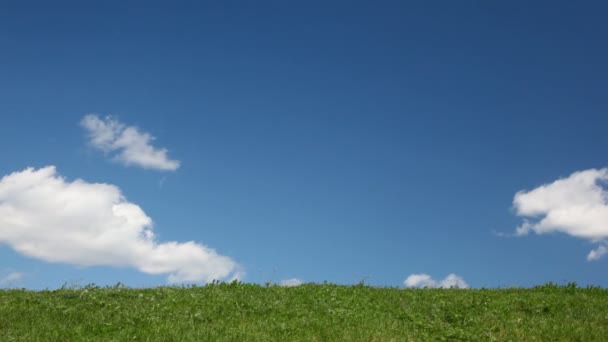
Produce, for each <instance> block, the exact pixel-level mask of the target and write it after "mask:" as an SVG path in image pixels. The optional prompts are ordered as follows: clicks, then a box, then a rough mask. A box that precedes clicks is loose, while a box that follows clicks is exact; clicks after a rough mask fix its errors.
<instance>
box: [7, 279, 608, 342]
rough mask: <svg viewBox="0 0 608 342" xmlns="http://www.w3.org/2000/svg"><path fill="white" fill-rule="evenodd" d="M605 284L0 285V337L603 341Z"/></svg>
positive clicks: (607, 318) (607, 327) (607, 308)
mask: <svg viewBox="0 0 608 342" xmlns="http://www.w3.org/2000/svg"><path fill="white" fill-rule="evenodd" d="M607 336H608V290H606V289H601V288H577V287H576V286H575V285H574V284H570V285H568V286H556V285H553V284H548V285H544V286H540V287H535V288H531V289H516V288H513V289H478V290H457V289H423V290H415V289H407V290H405V289H397V288H373V287H368V286H362V285H358V286H338V285H331V284H323V285H318V284H307V285H303V286H299V287H292V288H286V287H279V286H260V285H252V284H244V283H236V282H235V283H231V284H224V283H221V284H210V285H207V286H202V287H181V288H180V287H160V288H150V289H131V288H125V287H123V286H114V287H106V288H100V287H95V286H86V287H83V288H78V289H74V288H63V289H59V290H54V291H27V290H0V341H112V340H115V341H152V340H154V341H207V340H212V341H216V340H217V341H442V340H445V341H452V340H456V341H458V340H470V341H541V340H542V341H555V340H559V341H602V340H606V338H607Z"/></svg>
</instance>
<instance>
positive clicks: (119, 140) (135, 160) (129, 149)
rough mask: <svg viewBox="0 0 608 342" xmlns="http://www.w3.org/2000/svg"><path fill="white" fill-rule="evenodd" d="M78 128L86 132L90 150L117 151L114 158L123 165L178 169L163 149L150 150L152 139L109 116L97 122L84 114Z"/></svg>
mask: <svg viewBox="0 0 608 342" xmlns="http://www.w3.org/2000/svg"><path fill="white" fill-rule="evenodd" d="M80 125H81V126H82V127H83V128H84V129H85V130H86V131H87V132H88V135H89V142H90V143H91V145H92V146H93V147H95V148H97V149H100V150H102V151H104V152H106V153H110V152H117V154H116V155H115V156H114V159H115V160H118V161H120V162H122V163H123V164H125V165H127V166H129V165H136V166H140V167H143V168H146V169H157V170H170V171H174V170H177V169H178V168H179V166H180V162H179V161H178V160H171V159H169V157H168V156H167V149H165V148H161V149H156V148H154V147H153V146H152V145H151V144H150V143H151V142H152V140H154V137H153V136H151V135H150V134H149V133H146V132H142V131H140V130H139V129H138V128H137V127H134V126H126V125H124V124H122V123H121V122H119V121H117V120H115V119H113V118H112V117H109V116H106V117H105V118H104V119H100V118H99V117H98V116H97V115H95V114H88V115H86V116H85V117H84V118H83V119H82V120H81V121H80Z"/></svg>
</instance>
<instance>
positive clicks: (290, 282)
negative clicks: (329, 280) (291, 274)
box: [279, 278, 304, 287]
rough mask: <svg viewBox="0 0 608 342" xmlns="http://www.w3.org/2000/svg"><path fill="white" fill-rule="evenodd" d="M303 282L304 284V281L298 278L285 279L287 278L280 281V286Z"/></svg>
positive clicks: (295, 284) (290, 285)
mask: <svg viewBox="0 0 608 342" xmlns="http://www.w3.org/2000/svg"><path fill="white" fill-rule="evenodd" d="M302 284H304V282H303V281H302V280H300V279H298V278H291V279H285V280H281V281H280V282H279V285H280V286H285V287H295V286H300V285H302Z"/></svg>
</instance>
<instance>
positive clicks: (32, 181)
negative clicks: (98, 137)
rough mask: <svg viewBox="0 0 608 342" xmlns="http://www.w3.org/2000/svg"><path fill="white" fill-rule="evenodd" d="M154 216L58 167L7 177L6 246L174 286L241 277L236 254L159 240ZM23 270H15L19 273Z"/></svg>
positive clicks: (0, 218) (0, 219) (0, 208)
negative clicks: (158, 278) (158, 277)
mask: <svg viewBox="0 0 608 342" xmlns="http://www.w3.org/2000/svg"><path fill="white" fill-rule="evenodd" d="M152 227H153V222H152V219H151V218H150V217H149V216H148V215H146V213H145V212H144V211H143V210H142V208H140V207H139V206H138V205H137V204H135V203H132V202H129V201H128V200H127V199H126V198H125V197H124V195H123V194H122V192H121V191H120V189H119V188H118V187H116V186H114V185H111V184H103V183H89V182H86V181H84V180H81V179H77V180H74V181H71V182H70V181H66V180H65V179H64V178H63V177H61V176H60V175H58V174H57V172H56V170H55V167H54V166H47V167H44V168H41V169H33V168H28V169H25V170H23V171H19V172H14V173H12V174H10V175H7V176H4V177H2V178H1V179H0V243H5V244H7V245H9V246H10V247H12V248H13V249H14V250H15V251H16V252H18V253H20V254H22V255H26V256H29V257H32V258H36V259H39V260H44V261H47V262H54V263H66V264H71V265H78V266H114V267H130V268H134V269H137V270H138V271H140V272H144V273H148V274H166V275H168V282H169V283H191V282H210V281H212V280H227V279H230V280H232V279H240V278H241V277H242V275H243V272H242V270H241V268H240V267H239V265H238V264H237V263H236V262H234V261H233V260H232V259H230V258H229V257H226V256H223V255H220V254H218V253H217V252H216V251H215V250H213V249H211V248H209V247H207V246H205V245H202V244H200V243H197V242H194V241H188V242H181V243H180V242H175V241H168V242H158V241H157V239H156V236H155V234H154V231H153V229H152ZM16 276H17V275H13V277H16Z"/></svg>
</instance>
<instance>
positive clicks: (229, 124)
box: [0, 1, 608, 288]
mask: <svg viewBox="0 0 608 342" xmlns="http://www.w3.org/2000/svg"><path fill="white" fill-rule="evenodd" d="M607 11H608V6H606V5H605V4H603V3H602V2H586V3H585V4H584V5H581V4H576V3H573V2H562V1H557V2H555V1H552V2H544V1H539V2H535V3H534V4H529V3H528V2H518V1H513V2H501V3H487V2H484V1H477V2H474V1H470V2H466V3H463V2H458V3H456V2H448V1H445V2H433V3H428V2H425V3H424V4H415V3H406V2H403V1H381V2H371V1H367V2H365V1H354V2H353V1H349V2H340V1H336V2H327V1H324V2H317V1H306V2H299V3H294V2H285V1H272V2H265V1H261V2H257V1H256V2H250V1H242V2H240V1H228V2H197V3H194V2H190V3H185V2H183V3H180V4H177V3H175V4H173V3H172V4H171V5H169V4H168V3H165V4H160V3H155V4H150V3H149V2H147V3H146V4H144V2H141V3H140V2H128V1H127V2H104V4H103V5H96V6H91V7H89V6H88V5H85V4H83V3H81V2H54V3H53V4H49V3H46V2H41V3H35V2H28V3H27V6H26V5H25V4H21V3H18V2H2V3H0V52H1V53H0V117H1V118H2V124H0V156H1V158H0V177H3V176H8V175H11V174H13V175H16V176H20V178H19V177H16V176H15V177H14V179H16V180H15V181H14V182H13V183H11V184H17V183H19V182H24V183H23V184H26V183H27V182H30V180H31V178H32V177H34V178H35V177H36V176H35V175H39V176H40V177H38V178H36V179H37V180H36V181H35V182H34V183H27V184H30V185H27V186H26V185H23V184H21V183H19V185H20V187H17V190H14V191H13V190H11V191H12V192H11V191H9V192H6V191H5V193H4V195H3V192H2V186H1V185H2V184H4V186H5V187H8V185H7V184H8V183H9V180H8V178H5V179H4V183H0V210H4V212H3V213H4V219H2V218H0V260H1V261H0V287H1V286H9V285H10V286H24V287H28V288H55V287H58V286H61V285H62V284H64V283H68V284H72V283H73V284H80V285H84V284H88V283H96V284H101V285H106V284H115V283H117V282H122V283H125V284H127V285H130V286H156V285H164V284H167V282H169V281H170V277H171V275H173V276H175V275H176V274H179V276H177V278H172V279H174V280H175V279H178V280H179V279H182V280H183V279H190V280H192V279H196V281H197V282H203V281H204V279H205V277H206V276H210V275H217V274H220V275H225V276H226V277H225V278H222V279H225V280H228V279H229V278H230V277H232V276H234V275H235V274H238V277H239V279H242V280H243V281H247V282H257V283H265V282H276V283H278V282H281V281H283V280H287V279H294V278H296V279H300V280H302V281H305V282H323V281H329V282H335V283H341V284H353V283H358V282H359V281H361V280H365V281H366V282H367V283H370V284H373V285H382V286H404V280H406V278H408V277H409V276H411V275H416V277H414V278H415V279H418V280H420V279H422V280H420V281H427V284H440V283H441V280H442V279H444V278H446V277H447V276H448V275H449V274H455V275H457V276H458V277H460V279H463V280H464V281H466V283H467V284H468V285H470V286H472V287H482V286H486V287H496V286H512V285H517V286H531V285H535V284H542V283H545V282H548V281H554V282H558V283H563V282H569V281H576V282H577V283H579V284H583V285H585V284H594V285H601V286H608V278H607V277H606V273H605V272H606V266H607V264H606V263H607V259H608V258H606V257H604V258H601V257H600V256H601V255H600V254H603V252H602V248H605V247H602V246H606V244H605V240H606V238H607V237H608V214H607V213H608V209H607V207H608V205H607V204H606V203H607V201H606V198H608V195H607V192H606V191H604V190H605V189H604V185H605V184H606V181H607V179H606V178H607V176H606V171H605V169H603V168H604V167H606V166H608V160H607V154H606V148H605V147H606V146H608V135H607V134H606V125H607V124H608V115H607V114H608V101H607V100H606V99H608V96H606V89H607V83H606V82H607V81H606V80H608V66H607V65H606V60H607V58H608V46H607V45H606V43H605V37H606V35H607V34H608V23H607V22H606V20H605V18H606V13H607ZM89 114H94V115H96V116H94V118H96V120H98V121H99V122H101V123H103V124H104V125H105V126H104V127H106V129H108V128H107V127H109V126H108V125H111V123H114V124H115V125H116V127H118V128H116V129H114V130H112V129H109V130H110V131H111V132H112V134H113V135H112V137H110V138H109V140H107V141H105V145H104V144H103V143H101V144H99V141H97V142H98V144H95V142H94V141H93V140H92V137H94V136H95V134H100V131H99V130H97V131H95V130H91V129H88V128H87V127H86V125H85V124H83V120H84V118H85V116H86V115H89ZM89 118H92V117H89ZM98 126H99V125H98ZM97 128H99V127H97ZM129 129H130V130H131V131H130V132H131V133H133V132H135V133H134V135H133V136H132V138H133V139H127V138H125V136H126V135H124V134H123V133H124V131H125V130H129ZM105 132H106V133H107V131H105ZM102 133H103V132H102ZM97 136H98V137H99V135H97ZM151 137H153V138H151ZM121 139H122V140H121ZM165 149H166V150H165ZM125 151H127V152H125ZM162 151H165V152H164V154H162ZM129 153H130V154H129ZM154 153H156V155H155V157H154V158H156V159H154V158H153V159H154V160H153V161H152V162H150V159H147V161H144V162H142V160H144V159H145V158H147V157H150V156H151V155H153V154H154ZM159 153H160V154H159ZM127 155H128V156H127ZM138 158H139V159H138ZM150 158H152V157H150ZM134 160H135V161H134ZM137 160H139V162H138V161H137ZM171 161H174V162H177V161H179V164H171V163H170V162H171ZM166 163H169V164H166ZM162 165H164V166H165V167H162ZM167 165H169V166H167ZM46 166H54V167H55V171H54V172H55V173H52V172H51V171H49V170H50V169H48V168H47V169H44V167H46ZM28 167H29V168H32V169H30V171H26V168H28ZM45 170H46V173H44V172H45ZM585 170H592V171H589V172H587V173H582V174H573V173H575V172H578V171H585ZM593 170H595V172H594V171H593ZM602 170H604V171H602ZM28 172H29V173H28ZM43 173H44V175H43ZM43 176H44V177H43ZM28 177H29V178H28ZM11 179H13V178H11ZM77 179H81V180H82V182H83V183H82V184H81V186H82V187H74V186H72V187H70V186H69V185H70V184H73V182H75V181H76V180H77ZM559 179H561V180H562V181H558V180H559ZM36 182H37V183H36ZM49 182H50V183H49ZM556 182H557V183H556ZM100 183H104V184H111V185H112V186H113V188H112V189H115V190H116V191H118V194H122V196H123V197H124V198H121V197H120V196H119V195H116V193H112V194H111V193H110V192H111V191H110V190H108V188H106V187H100V186H98V185H99V184H100ZM32 184H34V185H32ZM48 184H54V185H53V186H52V187H50V188H48V187H46V186H47V185H48ZM21 185H23V186H21ZM543 185H545V187H544V188H542V187H541V186H543ZM28 186H29V187H28ZM19 189H20V190H19ZM28 189H29V190H28ZM32 189H33V190H32ZM48 189H54V190H53V191H57V193H53V192H49V191H50V190H48ZM67 189H71V190H67ZM47 190H48V191H47ZM536 190H538V191H536ZM7 191H8V190H7ZM27 191H33V192H32V193H29V192H27ZM66 191H70V192H69V194H71V195H74V196H80V195H82V196H85V197H86V196H90V197H86V198H88V199H91V200H92V201H93V202H95V201H94V199H96V198H107V199H108V201H109V202H108V203H110V204H108V205H109V206H108V207H104V206H103V205H105V204H99V205H100V207H99V212H102V211H103V209H104V208H105V209H108V208H109V209H108V210H110V211H109V213H110V212H112V210H111V208H114V207H113V205H115V204H117V203H118V204H124V205H125V206H126V207H128V208H131V209H133V207H132V206H129V205H135V206H137V207H138V208H140V209H141V210H142V211H143V212H145V216H147V217H149V218H150V219H151V221H152V222H153V225H148V226H146V225H145V224H143V223H142V224H141V225H135V226H129V227H130V228H129V229H134V230H133V231H134V232H137V231H138V229H139V232H140V233H142V234H143V232H144V231H146V230H150V231H153V232H154V236H155V237H154V239H153V240H150V241H148V240H145V238H143V237H142V236H136V235H137V234H135V233H134V234H135V235H133V236H131V237H130V238H126V239H123V238H122V235H120V234H122V233H120V232H126V231H127V230H128V229H127V228H125V227H123V226H122V225H121V224H123V223H116V222H118V221H112V220H111V219H112V218H113V217H112V216H111V215H112V214H108V215H110V216H107V217H105V218H96V217H97V216H96V215H95V213H94V210H90V209H91V208H92V207H91V208H88V209H87V208H83V209H82V212H77V213H75V214H74V213H73V212H69V213H68V214H64V213H63V211H61V210H58V209H57V208H59V207H57V206H59V205H61V204H60V203H63V202H61V201H60V200H59V199H58V198H63V197H61V196H63V195H65V194H67V193H68V192H66ZM97 191H100V192H102V193H101V194H98V193H97ZM520 191H524V192H521V193H519V194H520V196H517V197H516V194H517V193H518V192H520ZM535 191H536V192H535ZM26 192H27V193H26ZM71 195H70V196H71ZM114 195H116V196H118V197H113V196H114ZM103 196H107V197H103ZM68 197H69V196H68ZM69 198H72V197H69ZM74 198H76V197H74ZM556 199H557V200H556ZM514 200H516V201H515V202H514ZM77 203H88V202H80V201H79V200H75V202H74V203H72V204H77ZM95 203H96V202H95ZM104 203H105V202H104ZM112 203H113V204H112ZM106 204H107V203H106ZM15 208H16V209H15ZM61 208H63V207H61ZM8 210H13V211H11V212H9V211H8ZM45 210H46V211H45ZM133 210H135V209H133ZM7 213H8V214H7ZM590 213H592V214H590ZM9 214H10V215H13V216H10V215H9ZM131 214H133V215H136V214H137V212H136V211H129V214H128V215H131ZM19 215H21V216H19ZM70 215H75V216H70ZM87 215H91V216H87ZM137 215H139V214H137ZM7 217H8V218H7ZM100 217H101V216H100ZM128 217H133V216H128ZM137 217H140V216H137ZM544 218H546V220H545V221H544V222H543V219H544ZM22 219H23V220H25V221H23V220H22ZM106 219H107V220H106ZM96 220H99V221H96ZM104 220H105V221H104ZM526 220H528V221H526ZM15 222H26V223H19V224H21V225H19V224H17V223H15ZM46 222H50V223H49V224H48V225H47V224H46ZM120 222H122V221H120ZM525 222H528V223H527V224H526V223H525ZM89 225H90V226H89ZM93 226H95V227H98V228H99V229H102V230H104V229H106V230H104V232H109V231H110V230H112V229H116V230H117V231H118V232H119V233H117V235H112V234H109V233H108V234H107V235H104V236H111V237H115V238H116V241H113V242H108V243H107V245H103V244H102V245H97V244H93V242H92V240H91V241H89V240H86V239H87V238H86V236H89V235H87V234H79V232H80V231H79V229H82V230H83V231H86V230H87V229H92V228H91V227H93ZM24 227H25V228H24ZM26 228H27V229H26ZM123 228H124V229H123ZM518 228H519V229H518ZM121 229H122V230H121ZM26 230H27V234H26V233H25V232H26ZM80 235H83V236H85V237H84V238H83V239H85V240H77V238H76V236H80ZM79 238H82V237H81V236H80V237H79ZM49 239H51V240H52V241H51V240H49ZM129 239H131V240H129ZM93 240H94V239H93ZM32 241H35V243H34V242H32ZM74 241H80V242H78V243H75V242H74ZM95 241H101V240H95ZM104 241H105V240H104ZM108 241H111V240H108ZM171 241H174V242H177V243H178V247H176V248H178V250H179V251H177V252H175V253H176V254H175V255H179V256H181V255H189V254H188V253H187V252H185V250H184V249H182V248H185V247H184V246H185V245H183V244H184V243H186V242H188V241H194V242H195V245H194V246H195V247H193V248H195V249H196V253H199V252H200V253H207V252H209V250H208V249H209V248H210V249H213V250H215V252H216V254H217V255H216V256H217V258H223V259H221V260H223V261H222V262H225V263H223V264H222V265H223V266H222V267H223V268H221V267H220V268H221V270H220V271H218V269H215V268H214V269H213V270H214V271H213V272H216V271H217V272H219V273H213V272H211V271H209V272H211V273H209V272H207V271H206V270H207V267H208V266H209V265H208V264H206V263H205V261H204V259H205V257H204V256H205V255H207V254H204V255H203V254H200V255H199V256H200V258H201V259H200V260H203V261H197V262H194V261H192V262H191V263H192V265H191V266H188V267H189V268H187V267H186V266H184V262H182V261H180V260H181V259H179V260H177V259H176V260H173V261H171V262H170V261H166V260H164V259H163V261H162V262H161V261H159V260H160V258H161V256H160V254H158V253H160V252H159V251H158V248H157V247H158V246H167V245H163V244H167V243H169V242H171ZM81 243H82V244H81ZM130 243H132V244H130ZM145 244H148V245H146V246H148V247H145V248H150V250H147V249H145V248H144V249H142V251H144V250H145V251H148V252H141V254H137V253H134V252H132V251H133V250H134V249H137V248H139V247H141V246H144V245H145ZM26 245H28V246H29V245H31V246H33V247H32V249H31V250H30V249H27V248H26V247H24V246H26ZM92 246H94V247H92ZM104 246H105V247H104ZM134 246H135V247H134ZM191 247H192V245H191ZM142 248H143V247H142ZM92 250H94V252H92ZM117 250H120V253H123V254H120V253H118V252H116V251H117ZM592 250H593V251H596V254H597V255H598V257H597V258H596V257H593V258H590V257H589V253H590V251H592ZM53 253H57V254H53ZM79 253H82V255H81V254H79ZM116 253H118V254H116ZM138 253H139V252H138ZM155 253H157V254H155ZM180 253H182V254H180ZM183 253H185V254H183ZM125 255H128V257H125ZM163 255H164V254H163ZM175 255H174V254H171V256H167V257H168V258H175ZM197 255H198V254H197ZM119 256H120V257H119ZM163 257H164V256H163ZM89 258H90V259H89ZM596 259H597V260H596ZM83 260H90V262H89V264H86V265H83V264H82V263H84V261H83ZM120 260H123V261H124V262H123V263H122V264H121V261H120ZM188 260H190V259H188ZM196 260H199V259H196ZM214 260H216V259H214ZM217 260H220V259H217ZM165 262H166V264H165ZM189 262H190V261H187V262H185V263H186V264H188V263H189ZM161 264H162V265H161ZM188 265H189V264H188ZM161 266H162V267H161ZM163 267H165V268H163ZM218 267H219V266H218ZM152 269H154V271H151V270H152ZM163 270H164V271H163ZM224 271H226V272H224ZM176 272H177V273H176ZM180 272H185V273H180ZM205 272H207V273H205ZM421 275H428V276H429V277H432V278H433V280H432V281H433V282H432V283H429V282H428V281H431V280H429V279H428V277H427V278H425V277H421ZM182 276H183V277H182ZM180 277H182V278H180ZM184 277H185V278H184ZM414 278H411V279H414ZM424 279H426V280H424ZM406 285H407V284H406Z"/></svg>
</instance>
